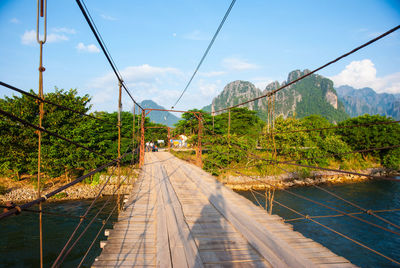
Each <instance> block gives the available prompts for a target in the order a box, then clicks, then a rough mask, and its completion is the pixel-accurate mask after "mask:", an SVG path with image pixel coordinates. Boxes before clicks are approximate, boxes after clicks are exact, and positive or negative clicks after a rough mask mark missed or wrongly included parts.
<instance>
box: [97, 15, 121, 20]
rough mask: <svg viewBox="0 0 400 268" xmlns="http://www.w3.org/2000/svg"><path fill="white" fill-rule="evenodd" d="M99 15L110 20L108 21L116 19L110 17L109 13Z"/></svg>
mask: <svg viewBox="0 0 400 268" xmlns="http://www.w3.org/2000/svg"><path fill="white" fill-rule="evenodd" d="M100 17H102V18H103V19H105V20H110V21H116V20H117V18H115V17H112V16H110V15H106V14H101V15H100Z"/></svg>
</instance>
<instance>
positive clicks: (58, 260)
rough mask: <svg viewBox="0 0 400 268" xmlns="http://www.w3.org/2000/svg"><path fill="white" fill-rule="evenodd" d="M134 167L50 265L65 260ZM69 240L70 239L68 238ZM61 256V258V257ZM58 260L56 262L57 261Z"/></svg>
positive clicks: (58, 264) (56, 265)
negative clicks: (71, 242)
mask: <svg viewBox="0 0 400 268" xmlns="http://www.w3.org/2000/svg"><path fill="white" fill-rule="evenodd" d="M133 170H134V169H133V168H131V169H130V173H129V175H128V176H125V178H124V180H123V181H122V182H121V184H119V185H118V187H116V189H115V190H114V192H113V193H112V195H111V196H110V197H109V198H108V199H107V201H106V202H104V204H103V206H102V207H101V208H100V209H99V210H98V212H97V213H96V215H95V216H94V217H93V218H92V220H91V221H90V222H89V223H88V225H87V226H86V227H85V229H84V230H83V231H82V233H81V234H80V235H79V236H78V237H77V238H76V240H75V241H74V243H73V244H72V245H71V246H70V247H69V248H68V250H67V251H65V250H64V248H65V249H66V247H67V244H66V245H65V246H64V248H63V250H62V251H61V252H60V254H59V255H58V257H57V259H56V260H55V261H54V263H53V265H52V267H59V266H60V265H61V264H62V263H63V262H64V260H65V258H66V257H67V256H68V255H69V253H70V252H71V251H72V249H73V248H74V247H75V246H76V244H77V243H78V242H79V240H80V239H81V238H82V236H83V235H84V234H85V233H86V232H87V230H88V229H89V227H90V226H91V225H92V224H93V222H94V221H95V219H96V218H97V217H98V216H99V215H100V212H101V211H102V210H103V209H104V208H105V206H106V205H107V204H108V203H109V202H110V200H111V199H112V198H113V197H114V195H115V193H116V192H117V191H118V190H119V189H120V188H121V185H122V184H123V183H124V182H125V180H126V179H127V178H128V177H129V176H131V174H132V171H133ZM69 241H70V240H69ZM64 252H65V254H64V255H63V256H62V254H63V253H64ZM61 256H62V258H61ZM57 262H58V263H57Z"/></svg>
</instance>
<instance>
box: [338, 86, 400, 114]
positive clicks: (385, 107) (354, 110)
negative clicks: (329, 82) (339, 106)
mask: <svg viewBox="0 0 400 268" xmlns="http://www.w3.org/2000/svg"><path fill="white" fill-rule="evenodd" d="M336 91H337V93H338V97H339V99H340V100H341V101H342V102H343V104H344V106H345V108H346V112H347V113H348V114H349V115H350V116H351V117H354V116H359V115H363V114H366V113H367V114H380V115H387V116H391V117H393V118H395V119H397V120H400V94H388V93H380V94H377V93H376V92H375V91H374V90H373V89H372V88H369V87H365V88H361V89H355V88H353V87H350V86H341V87H338V88H336Z"/></svg>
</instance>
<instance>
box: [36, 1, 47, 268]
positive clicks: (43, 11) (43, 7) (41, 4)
mask: <svg viewBox="0 0 400 268" xmlns="http://www.w3.org/2000/svg"><path fill="white" fill-rule="evenodd" d="M39 10H40V12H39ZM36 12H37V18H36V40H37V42H38V43H39V45H40V56H39V57H40V58H39V94H38V95H39V98H40V99H41V100H43V99H44V94H43V72H44V71H45V70H46V69H45V68H44V67H43V44H44V43H46V38H47V1H46V0H38V1H37V11H36ZM40 17H42V18H43V27H44V28H43V29H44V32H43V39H42V40H41V39H40V35H39V18H40ZM43 108H44V103H43V101H39V127H40V128H42V121H43V115H44V109H43ZM41 154H42V132H41V131H40V130H39V131H38V175H37V187H38V198H40V197H41V189H40V188H41V182H40V180H41V177H40V173H41V170H40V168H41ZM39 211H40V213H39V241H40V242H39V243H40V246H39V247H40V267H41V268H43V214H42V203H41V202H40V203H39Z"/></svg>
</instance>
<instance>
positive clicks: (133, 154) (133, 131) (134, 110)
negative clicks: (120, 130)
mask: <svg viewBox="0 0 400 268" xmlns="http://www.w3.org/2000/svg"><path fill="white" fill-rule="evenodd" d="M135 120H136V104H135V103H133V122H132V123H133V124H132V163H133V159H134V157H135V123H136V122H135Z"/></svg>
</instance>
